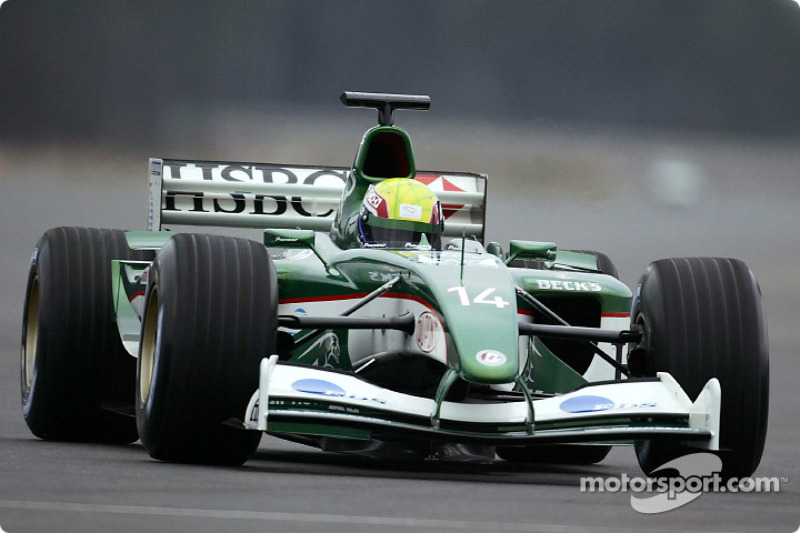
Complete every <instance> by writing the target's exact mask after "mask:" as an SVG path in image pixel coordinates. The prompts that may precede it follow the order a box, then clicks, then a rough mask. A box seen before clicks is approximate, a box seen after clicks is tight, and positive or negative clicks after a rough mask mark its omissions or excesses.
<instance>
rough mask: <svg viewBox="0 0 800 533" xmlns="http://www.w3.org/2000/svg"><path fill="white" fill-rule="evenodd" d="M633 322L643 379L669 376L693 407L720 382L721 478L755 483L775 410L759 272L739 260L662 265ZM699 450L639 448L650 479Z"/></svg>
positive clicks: (637, 302) (670, 444) (666, 445)
mask: <svg viewBox="0 0 800 533" xmlns="http://www.w3.org/2000/svg"><path fill="white" fill-rule="evenodd" d="M631 321H632V324H633V325H634V326H635V327H636V326H638V327H642V328H643V334H644V336H643V340H642V342H641V343H640V344H638V345H636V346H632V347H631V350H632V354H631V355H632V357H633V358H637V357H638V358H639V359H640V361H639V363H638V364H637V367H638V368H639V369H640V372H639V373H640V374H643V375H649V376H654V375H655V374H656V372H669V373H670V374H672V376H673V377H674V378H675V379H676V380H677V381H678V383H679V384H680V385H681V387H683V389H684V391H686V393H687V394H688V395H689V397H690V398H691V399H692V400H694V399H695V398H696V397H697V395H698V394H699V393H700V391H701V390H702V388H703V386H704V385H705V384H706V382H707V381H708V380H709V379H711V378H713V377H716V378H717V379H718V380H719V382H720V386H721V388H722V408H721V420H720V451H719V452H716V453H717V455H718V456H719V457H720V459H721V461H722V473H721V475H722V476H723V477H726V478H732V477H746V476H750V475H751V474H752V473H753V472H754V471H755V470H756V467H758V464H759V461H760V460H761V454H762V451H763V449H764V439H765V437H766V434H767V411H768V403H769V350H768V347H767V328H766V319H765V315H764V309H763V305H762V302H761V291H760V289H759V287H758V283H757V282H756V280H755V278H754V276H753V274H752V272H750V270H749V269H748V268H747V266H746V265H745V264H744V263H743V262H741V261H738V260H734V259H718V258H683V259H664V260H660V261H656V262H654V263H652V264H651V265H650V267H649V268H648V270H647V271H646V272H645V273H644V275H642V277H641V279H640V280H639V285H638V287H637V291H636V295H635V297H634V302H633V310H632V313H631ZM699 451H702V450H700V449H698V448H693V447H688V446H685V445H683V444H680V443H677V442H675V441H670V440H664V439H650V440H644V441H641V442H639V443H637V445H636V455H637V457H638V459H639V464H640V465H641V467H642V469H643V470H644V472H645V473H647V474H651V473H653V472H654V471H655V470H656V469H658V467H659V466H661V465H663V464H664V463H666V462H668V461H670V460H672V459H675V458H677V457H680V456H682V455H686V454H689V453H695V452H699Z"/></svg>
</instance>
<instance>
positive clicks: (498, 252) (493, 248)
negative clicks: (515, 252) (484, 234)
mask: <svg viewBox="0 0 800 533" xmlns="http://www.w3.org/2000/svg"><path fill="white" fill-rule="evenodd" d="M486 251H487V252H489V253H490V254H492V255H494V256H497V257H499V258H500V259H503V255H505V252H503V245H502V244H500V243H499V242H494V241H492V242H490V243H489V244H487V245H486Z"/></svg>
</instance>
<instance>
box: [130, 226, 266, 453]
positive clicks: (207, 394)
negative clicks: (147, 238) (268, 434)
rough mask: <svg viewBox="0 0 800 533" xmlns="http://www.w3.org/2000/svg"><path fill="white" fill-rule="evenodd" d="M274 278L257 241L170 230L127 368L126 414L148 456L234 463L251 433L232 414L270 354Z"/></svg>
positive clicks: (255, 439)
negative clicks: (132, 401) (129, 404)
mask: <svg viewBox="0 0 800 533" xmlns="http://www.w3.org/2000/svg"><path fill="white" fill-rule="evenodd" d="M277 308H278V303H277V277H276V274H275V270H274V268H273V265H272V262H271V259H270V258H269V255H268V253H267V250H266V248H265V247H264V246H263V245H261V244H260V243H256V242H254V241H249V240H245V239H234V238H230V237H222V236H215V235H193V234H178V235H175V236H174V237H173V238H172V239H170V241H168V242H167V244H166V245H165V246H164V248H162V249H161V251H160V252H159V253H158V256H157V257H156V260H155V262H154V263H153V266H152V267H151V269H150V274H149V279H148V287H147V296H146V304H145V311H144V319H143V320H142V335H141V342H140V351H139V360H138V368H137V387H136V395H137V399H136V419H137V424H138V427H139V434H140V438H141V441H142V444H143V445H144V447H145V449H147V451H148V453H149V454H150V455H151V456H152V457H153V458H155V459H159V460H163V461H171V462H181V463H201V464H221V465H240V464H242V463H244V462H245V461H246V460H247V459H248V457H249V456H250V455H251V454H252V453H253V452H254V451H255V449H256V448H257V447H258V443H259V441H260V439H261V433H260V432H254V431H245V430H243V429H238V428H234V427H230V426H228V425H224V422H226V421H228V420H230V419H241V418H242V416H243V414H244V411H245V409H246V407H247V403H248V401H249V399H250V396H251V395H252V394H253V392H255V391H256V389H257V388H258V376H259V363H260V361H261V359H262V358H263V357H267V356H269V355H270V354H272V353H275V348H276V336H277Z"/></svg>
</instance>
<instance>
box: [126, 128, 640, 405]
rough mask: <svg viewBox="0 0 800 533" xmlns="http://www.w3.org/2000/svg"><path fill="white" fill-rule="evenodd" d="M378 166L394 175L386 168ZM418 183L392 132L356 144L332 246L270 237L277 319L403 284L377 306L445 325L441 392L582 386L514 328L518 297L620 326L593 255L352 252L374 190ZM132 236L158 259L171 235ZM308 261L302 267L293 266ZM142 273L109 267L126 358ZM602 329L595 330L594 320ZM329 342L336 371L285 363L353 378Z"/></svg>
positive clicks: (615, 298)
mask: <svg viewBox="0 0 800 533" xmlns="http://www.w3.org/2000/svg"><path fill="white" fill-rule="evenodd" d="M378 152H380V153H378ZM376 161H377V162H378V163H380V164H378V163H376ZM385 161H389V163H388V164H385V165H384V164H383V163H384V162H385ZM415 171H416V166H415V163H414V158H413V151H412V148H411V141H410V139H409V137H408V134H407V133H406V132H405V131H404V130H402V129H400V128H398V127H395V126H386V125H383V126H377V127H374V128H372V129H370V130H368V131H367V132H366V134H365V135H364V137H363V139H362V142H361V145H360V147H359V151H358V153H357V155H356V158H355V161H354V164H353V169H352V172H350V173H349V175H348V178H347V182H346V186H345V188H344V192H343V195H342V199H341V204H340V208H339V210H338V212H337V214H336V218H335V220H334V222H333V224H332V227H331V230H330V234H328V233H325V232H313V231H311V230H270V229H267V230H265V233H264V243H265V245H266V246H267V247H268V248H270V249H271V254H272V258H273V262H274V265H275V269H276V271H277V278H278V293H279V300H280V302H281V303H285V304H287V306H282V309H286V308H288V307H291V306H289V305H288V304H289V303H297V302H303V301H321V300H322V301H324V300H337V299H338V300H342V301H349V302H351V303H352V302H356V301H358V299H359V298H362V297H364V296H365V295H367V294H369V293H371V292H372V291H375V290H376V289H378V288H379V287H381V285H383V284H384V283H386V282H387V280H389V279H394V278H398V277H399V280H398V281H397V283H396V284H395V285H394V286H393V287H392V289H391V291H390V293H387V294H386V295H384V296H392V297H395V298H397V297H399V298H405V299H408V300H413V301H416V302H421V303H423V304H424V305H425V306H427V307H428V308H429V309H431V310H433V311H434V312H435V313H436V314H437V315H438V317H439V318H440V320H441V323H442V326H443V329H444V334H445V336H446V341H447V355H446V359H447V366H448V367H449V368H450V369H452V371H451V372H450V375H449V377H447V378H445V379H443V383H444V382H445V381H447V380H448V379H451V378H452V377H453V376H455V377H459V378H461V379H463V380H466V381H468V382H473V383H479V384H508V383H516V384H517V388H520V387H522V388H523V390H525V392H528V389H530V390H536V391H546V392H553V393H555V392H563V391H568V390H572V389H575V388H576V387H577V386H579V385H581V384H582V383H584V378H583V377H582V376H581V375H579V374H578V373H576V372H575V371H574V370H572V369H571V368H570V367H569V366H568V365H567V364H565V363H564V362H562V361H561V360H560V359H559V358H558V357H556V355H555V354H553V353H552V352H551V351H550V350H549V349H548V348H547V347H546V346H545V345H544V343H542V342H541V341H540V340H539V339H535V338H533V339H530V340H529V341H528V342H527V347H525V346H523V348H522V350H523V351H527V354H525V353H523V354H521V353H520V351H521V350H520V336H519V329H518V323H519V321H520V320H521V319H525V318H526V317H527V318H530V317H531V316H532V315H534V314H535V313H534V310H533V309H532V308H531V307H530V306H529V304H528V303H526V302H525V301H523V300H522V299H519V298H518V296H517V290H518V289H522V290H524V291H526V292H527V293H529V294H531V295H533V296H535V297H537V298H538V297H542V298H547V299H549V300H550V301H560V300H564V299H570V298H575V297H581V298H584V299H591V300H592V301H594V302H596V303H597V304H598V305H597V309H598V313H619V314H622V313H627V312H628V311H629V309H630V303H631V292H630V290H629V289H628V288H627V287H626V286H625V285H624V284H622V283H621V282H619V281H618V280H616V279H615V278H613V277H611V276H608V275H605V274H602V273H600V272H599V271H598V270H597V268H598V266H597V262H596V258H595V257H594V256H593V255H591V254H583V253H578V252H569V251H562V250H557V247H556V245H555V244H553V243H541V242H532V241H512V242H511V244H510V247H509V249H510V256H509V257H504V256H503V254H502V253H500V252H498V251H497V250H498V249H499V247H497V246H493V247H490V249H491V250H492V252H493V253H489V252H487V251H486V250H485V249H484V248H483V246H481V245H480V243H477V242H474V241H473V242H469V241H467V240H466V239H464V240H455V241H452V244H451V245H450V246H451V247H452V249H448V245H447V244H445V250H443V251H441V252H438V251H430V250H381V249H362V248H360V247H358V243H357V239H356V222H357V217H358V211H359V208H360V206H361V201H362V198H363V197H364V194H365V193H366V191H367V188H368V187H369V185H370V184H372V183H375V182H378V181H380V180H382V179H387V178H389V177H413V176H414V173H415ZM127 235H128V240H129V244H130V246H131V247H132V248H135V249H158V248H160V247H162V246H163V245H164V243H166V242H167V240H168V239H169V238H170V237H171V235H172V233H171V232H168V231H153V232H129V233H128V234H127ZM462 248H463V249H462ZM303 253H305V254H306V255H305V256H303V259H302V260H298V255H299V254H303ZM515 258H527V259H536V260H539V261H541V262H542V265H543V268H542V269H541V270H536V269H523V268H512V267H509V266H507V264H506V263H508V262H510V261H511V260H513V259H515ZM146 266H147V265H146V264H140V263H132V262H125V261H115V262H114V265H113V268H114V269H115V276H114V278H115V280H116V281H115V287H114V294H115V298H116V302H115V304H116V305H115V307H116V310H117V320H118V324H119V328H120V332H121V335H122V338H123V340H125V341H127V344H126V345H127V346H128V347H129V350H130V351H132V353H133V352H134V349H135V347H136V342H135V341H136V340H138V336H139V321H138V316H137V312H136V311H135V310H134V309H133V307H132V305H131V302H132V301H133V300H134V298H135V296H136V295H137V294H139V293H140V292H141V290H142V285H141V283H140V280H141V277H142V275H143V274H145V273H146ZM367 305H369V304H367ZM366 309H368V308H366ZM597 322H598V325H599V315H598V317H597ZM333 333H334V334H335V336H336V338H337V339H338V342H339V346H338V347H337V350H338V351H337V357H335V358H334V359H335V360H334V361H333V363H331V361H329V360H327V359H325V357H326V354H329V353H330V349H331V347H330V346H323V345H321V346H320V349H319V353H317V354H314V353H311V354H309V352H308V350H307V347H304V346H299V347H296V348H295V349H294V350H293V351H292V353H291V354H290V355H289V357H288V359H289V360H290V361H291V360H294V361H298V362H302V363H306V364H315V365H319V366H323V363H324V365H325V366H335V367H336V368H339V369H341V370H345V371H349V370H351V369H352V362H351V361H350V358H349V356H348V342H347V339H348V331H346V330H336V331H334V332H333ZM311 334H314V332H312V331H300V332H295V335H294V336H295V338H296V339H297V338H301V337H303V336H304V335H311ZM316 334H319V332H316ZM487 351H489V353H488V354H487ZM134 355H135V354H134ZM301 356H302V357H301ZM523 356H527V358H525V357H523ZM481 357H484V358H485V357H490V358H491V364H486V362H485V361H484V362H482V361H480V360H479V359H480V358H481ZM520 361H527V362H526V363H525V364H524V368H520ZM443 386H449V385H446V384H445V385H443ZM440 392H442V391H440ZM444 392H446V391H444ZM444 392H442V394H444Z"/></svg>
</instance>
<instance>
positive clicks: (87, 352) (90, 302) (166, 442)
mask: <svg viewBox="0 0 800 533" xmlns="http://www.w3.org/2000/svg"><path fill="white" fill-rule="evenodd" d="M342 101H343V103H345V104H346V105H349V106H360V107H370V108H376V109H377V110H378V114H379V124H378V125H377V126H375V127H373V128H371V129H369V130H368V131H367V132H366V133H365V134H364V137H363V138H362V140H361V144H360V146H359V148H358V151H357V153H356V157H355V160H354V163H353V166H352V168H341V167H308V166H298V165H276V164H261V163H232V162H208V161H181V160H170V159H151V160H150V166H149V171H150V207H149V220H148V227H147V231H133V232H124V231H121V230H105V229H89V228H55V229H51V230H49V231H48V232H46V233H45V234H44V236H43V237H42V238H41V240H40V241H39V243H38V244H37V245H36V248H35V249H34V253H33V256H32V260H31V266H30V275H29V280H28V286H27V298H26V303H25V310H24V320H23V333H22V355H21V368H22V372H21V376H22V377H21V382H22V407H23V414H24V417H25V420H26V422H27V423H28V426H29V427H30V429H31V431H32V432H33V433H34V434H35V435H37V436H39V437H41V438H46V439H69V440H89V441H102V442H118V443H129V442H133V441H135V440H137V439H141V442H142V444H143V445H144V447H145V449H146V450H147V451H148V452H149V453H150V455H151V456H152V457H154V458H156V459H160V460H164V461H175V462H192V463H204V464H242V463H244V462H245V461H246V460H247V459H248V458H249V457H250V456H251V454H252V453H253V452H254V451H255V449H256V447H257V446H258V444H259V441H260V439H261V435H262V433H265V432H266V433H268V434H270V435H273V436H276V437H280V438H284V439H287V440H290V441H294V442H300V443H305V444H309V445H312V446H316V447H319V448H321V449H322V450H325V451H335V452H342V453H359V454H364V455H368V456H371V457H377V458H409V459H431V458H437V459H451V460H463V459H479V460H487V459H490V460H491V459H494V458H495V457H496V456H499V457H500V458H502V459H505V460H509V461H522V462H564V463H583V464H589V463H596V462H599V461H601V460H602V459H603V458H604V457H605V455H606V454H607V453H608V451H609V449H610V446H611V445H614V444H633V445H634V447H635V450H636V454H637V456H638V459H639V462H640V464H641V465H642V468H643V469H644V471H645V472H647V473H651V472H653V471H654V470H657V469H658V467H659V466H661V465H662V464H664V463H665V462H667V461H669V460H670V459H672V458H675V457H678V456H681V455H684V454H686V453H689V452H691V451H693V450H695V451H696V450H708V451H711V452H713V453H716V454H717V455H719V457H720V458H721V460H722V463H723V474H724V475H726V476H728V477H731V476H737V477H741V476H748V475H750V474H752V473H753V472H754V471H755V469H756V467H757V466H758V463H759V461H760V458H761V453H762V450H763V446H764V439H765V435H766V425H767V405H768V404H767V402H768V349H767V341H766V323H765V317H764V311H763V306H762V303H761V296H760V291H759V287H758V284H757V282H756V280H755V278H754V277H753V275H752V273H751V272H750V270H749V269H748V268H747V267H746V265H744V264H743V263H742V262H741V261H738V260H733V259H720V258H680V259H665V260H659V261H656V262H654V263H652V264H651V265H650V267H649V268H648V269H647V271H646V272H645V273H644V274H643V276H642V277H641V279H640V281H639V284H638V285H637V286H636V287H635V288H634V290H633V291H632V290H631V289H629V288H628V287H627V286H626V285H625V284H623V283H622V282H620V281H619V279H618V277H617V273H616V269H615V267H614V265H613V263H612V262H611V260H610V259H609V258H608V256H606V255H605V254H602V253H599V252H593V251H570V250H561V249H559V248H558V247H557V246H556V244H554V243H550V242H539V241H528V240H513V241H511V242H510V243H509V244H508V245H507V246H506V247H505V248H507V250H504V246H502V245H501V244H499V243H496V242H490V243H484V227H485V205H486V191H487V188H486V187H487V177H486V176H485V175H482V174H474V173H454V172H430V171H417V169H416V164H415V159H414V152H413V150H412V146H411V141H410V138H409V135H408V134H407V132H406V131H405V130H403V129H401V128H399V127H397V126H395V125H394V124H393V113H394V111H396V110H399V109H427V108H428V107H429V105H430V99H429V98H428V97H427V96H414V95H393V94H374V93H351V92H346V93H344V94H343V95H342ZM194 225H200V226H208V227H212V226H216V227H227V228H243V230H242V231H245V230H244V228H249V230H248V231H252V229H258V230H261V231H263V237H262V238H260V239H259V241H255V240H251V239H248V238H242V237H232V236H228V234H230V231H231V230H227V234H220V232H219V231H217V232H216V233H214V234H208V233H190V232H185V231H169V230H166V229H165V228H173V229H175V228H176V227H184V226H194Z"/></svg>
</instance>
